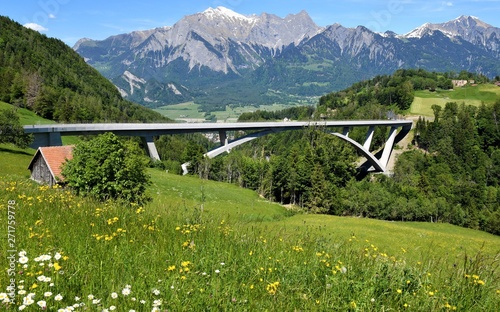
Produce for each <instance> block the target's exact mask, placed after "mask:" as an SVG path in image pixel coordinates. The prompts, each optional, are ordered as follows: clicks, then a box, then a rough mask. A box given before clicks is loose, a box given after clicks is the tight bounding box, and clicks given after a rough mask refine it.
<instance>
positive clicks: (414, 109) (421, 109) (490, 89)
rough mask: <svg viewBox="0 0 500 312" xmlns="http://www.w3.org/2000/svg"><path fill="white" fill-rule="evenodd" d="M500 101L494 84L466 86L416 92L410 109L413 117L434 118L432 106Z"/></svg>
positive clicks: (497, 89) (498, 89)
mask: <svg viewBox="0 0 500 312" xmlns="http://www.w3.org/2000/svg"><path fill="white" fill-rule="evenodd" d="M498 99H500V88H499V87H497V86H495V85H494V84H481V85H477V86H465V87H462V88H455V89H453V90H437V91H435V92H430V91H428V90H422V91H416V92H415V99H414V100H413V103H412V105H411V107H410V114H411V115H420V116H429V117H432V116H434V112H433V111H432V108H431V107H432V105H440V106H442V107H443V108H444V106H445V104H446V103H448V102H458V103H459V104H461V103H465V104H466V105H473V106H480V105H481V103H485V104H493V103H495V101H497V100H498Z"/></svg>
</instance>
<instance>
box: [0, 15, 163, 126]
mask: <svg viewBox="0 0 500 312" xmlns="http://www.w3.org/2000/svg"><path fill="white" fill-rule="evenodd" d="M0 29H1V31H0V100H1V101H4V102H7V103H9V104H12V105H15V106H17V107H24V108H28V109H30V110H32V111H34V112H36V113H37V114H38V115H39V116H42V117H44V118H47V119H52V120H55V121H60V122H95V121H114V122H128V121H141V122H148V121H159V120H164V121H165V120H167V119H166V118H165V117H162V116H161V115H160V114H158V113H156V112H153V111H151V110H149V109H146V108H144V107H142V106H140V105H137V104H134V103H131V102H129V101H126V100H124V99H123V98H122V97H121V95H120V93H119V92H118V90H117V89H116V87H115V86H114V85H113V84H112V83H110V82H109V81H108V80H107V79H106V78H104V77H103V76H102V75H101V74H99V72H98V71H97V70H95V69H93V68H92V67H91V66H89V65H88V64H86V63H85V61H84V60H83V59H82V58H81V57H80V56H79V55H78V54H77V53H76V52H74V51H73V50H72V49H71V48H70V47H68V46H67V45H66V44H65V43H63V42H62V41H60V40H58V39H54V38H48V37H46V36H45V35H42V34H40V33H38V32H36V31H33V30H30V29H27V28H25V27H23V26H22V25H20V24H18V23H16V22H14V21H12V20H10V19H9V18H7V17H3V16H0Z"/></svg>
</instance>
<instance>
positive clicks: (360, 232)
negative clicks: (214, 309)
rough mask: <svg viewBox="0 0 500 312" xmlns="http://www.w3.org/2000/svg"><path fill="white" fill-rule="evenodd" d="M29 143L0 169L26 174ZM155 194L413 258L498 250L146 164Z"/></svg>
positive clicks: (462, 233)
mask: <svg viewBox="0 0 500 312" xmlns="http://www.w3.org/2000/svg"><path fill="white" fill-rule="evenodd" d="M33 152H34V150H33V149H26V150H21V149H18V148H15V147H13V146H11V145H6V144H3V145H0V159H1V160H2V161H1V162H0V172H1V175H19V176H22V177H26V178H27V177H29V171H28V170H27V167H28V164H29V162H30V161H31V158H32V155H33ZM150 174H151V177H152V181H153V185H152V186H151V187H150V192H151V194H152V195H153V197H154V202H153V203H152V204H151V209H154V210H158V213H159V214H160V213H161V210H162V209H164V204H165V203H168V205H169V206H170V207H176V208H178V209H187V210H196V209H199V208H200V207H201V206H203V209H204V212H205V213H208V214H211V215H214V216H216V217H218V218H224V219H226V220H228V221H232V222H237V223H242V224H244V225H245V224H246V225H250V226H254V225H258V226H266V227H269V231H271V232H273V231H280V230H282V229H286V228H288V229H296V230H297V231H299V232H301V231H307V232H310V233H311V234H314V235H324V236H325V237H349V236H351V235H353V234H354V235H355V236H356V237H357V239H361V240H363V241H365V240H368V241H370V242H372V243H373V244H375V245H377V246H379V247H380V248H381V249H383V250H386V251H387V252H389V253H397V252H400V251H401V250H402V248H404V249H405V250H407V252H408V253H409V254H410V255H413V256H414V257H415V258H418V257H422V256H425V255H426V254H428V256H430V255H442V256H446V257H447V258H448V259H449V260H451V261H453V259H454V257H455V256H457V255H460V256H461V255H462V254H463V252H464V251H465V252H467V253H469V254H474V253H476V252H477V251H479V250H480V249H481V250H483V251H484V252H486V253H488V254H496V253H498V252H499V251H500V237H498V236H494V235H491V234H488V233H485V232H481V231H475V230H471V229H465V228H461V227H457V226H453V225H449V224H441V223H417V222H388V221H380V220H372V219H363V218H351V217H336V216H325V215H308V214H305V215H304V214H298V215H293V214H292V213H290V212H289V211H287V210H286V209H285V208H283V207H282V206H280V205H278V204H275V203H270V202H268V201H266V200H264V199H262V198H260V197H259V196H258V195H257V194H256V193H255V192H253V191H251V190H246V189H242V188H239V187H237V186H235V185H230V184H226V183H219V182H213V181H205V180H200V179H198V178H196V177H190V176H178V175H173V174H168V173H165V172H163V171H159V170H150Z"/></svg>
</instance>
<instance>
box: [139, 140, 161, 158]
mask: <svg viewBox="0 0 500 312" xmlns="http://www.w3.org/2000/svg"><path fill="white" fill-rule="evenodd" d="M141 139H142V142H144V144H146V147H147V148H148V154H149V157H151V160H153V161H157V160H160V155H159V154H158V150H157V149H156V145H155V141H154V138H153V136H152V135H147V136H142V137H141Z"/></svg>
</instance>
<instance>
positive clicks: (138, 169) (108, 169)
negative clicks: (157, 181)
mask: <svg viewBox="0 0 500 312" xmlns="http://www.w3.org/2000/svg"><path fill="white" fill-rule="evenodd" d="M148 162H149V160H148V159H147V158H146V157H145V156H144V155H143V154H142V153H141V150H140V148H139V146H138V145H137V144H136V143H135V142H132V141H129V142H126V143H123V142H122V141H120V140H119V139H118V137H117V136H116V135H114V134H113V133H106V134H102V135H99V136H97V137H96V138H94V139H92V140H89V141H86V142H82V143H79V144H78V145H77V146H76V147H75V149H74V150H73V159H71V160H68V161H67V162H66V163H65V165H64V167H63V172H62V174H63V175H64V177H65V179H66V180H65V182H67V184H68V186H70V187H71V188H73V189H74V190H75V191H76V192H77V193H78V194H83V195H91V196H93V197H96V198H98V199H100V200H106V199H117V200H123V201H126V202H129V203H137V204H142V203H144V202H147V201H149V200H150V197H149V196H148V195H147V194H146V186H147V185H148V184H150V178H149V176H148V175H147V174H146V167H147V164H148Z"/></svg>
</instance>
